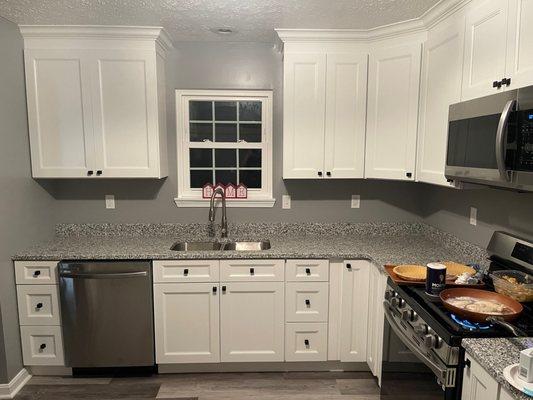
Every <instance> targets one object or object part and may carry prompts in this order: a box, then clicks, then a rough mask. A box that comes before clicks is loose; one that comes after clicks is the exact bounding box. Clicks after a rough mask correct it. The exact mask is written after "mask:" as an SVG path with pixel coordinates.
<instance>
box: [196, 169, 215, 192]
mask: <svg viewBox="0 0 533 400" xmlns="http://www.w3.org/2000/svg"><path fill="white" fill-rule="evenodd" d="M212 180H213V171H211V170H197V169H192V170H191V188H201V187H203V186H204V185H205V184H206V183H213V182H212Z"/></svg>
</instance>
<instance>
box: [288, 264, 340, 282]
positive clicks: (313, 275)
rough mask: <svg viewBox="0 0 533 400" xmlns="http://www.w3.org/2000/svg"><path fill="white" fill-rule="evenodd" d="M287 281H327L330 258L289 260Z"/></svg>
mask: <svg viewBox="0 0 533 400" xmlns="http://www.w3.org/2000/svg"><path fill="white" fill-rule="evenodd" d="M286 271H287V282H327V281H328V279H329V261H328V260H287V264H286Z"/></svg>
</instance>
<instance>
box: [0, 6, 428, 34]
mask: <svg viewBox="0 0 533 400" xmlns="http://www.w3.org/2000/svg"><path fill="white" fill-rule="evenodd" d="M436 3H438V0H0V15H1V16H3V17H5V18H7V19H9V20H11V21H13V22H16V23H19V24H60V25H78V24H79V25H84V24H90V25H93V24H94V25H157V26H163V27H165V29H166V30H167V32H168V33H169V34H170V35H171V37H172V39H173V40H174V41H213V40H228V41H260V42H271V41H273V40H274V38H275V33H274V31H273V29H274V28H356V29H368V28H374V27H377V26H381V25H387V24H391V23H394V22H399V21H404V20H408V19H411V18H416V17H419V16H421V15H422V14H423V13H424V12H425V11H427V10H428V9H430V8H431V7H432V6H433V5H435V4H436ZM213 27H232V28H235V29H236V30H237V31H238V33H236V34H233V35H228V36H220V35H216V34H214V33H212V32H210V30H209V29H210V28H213Z"/></svg>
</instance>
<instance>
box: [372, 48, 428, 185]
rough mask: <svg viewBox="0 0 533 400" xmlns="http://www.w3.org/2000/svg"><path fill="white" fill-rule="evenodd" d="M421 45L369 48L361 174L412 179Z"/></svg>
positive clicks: (373, 176)
mask: <svg viewBox="0 0 533 400" xmlns="http://www.w3.org/2000/svg"><path fill="white" fill-rule="evenodd" d="M420 58H421V44H420V43H418V42H415V43H411V44H405V45H400V46H396V47H383V48H380V49H376V50H373V51H371V53H370V59H369V67H368V68H369V72H368V112H367V118H368V121H367V133H366V164H365V177H366V178H378V179H397V180H407V181H413V180H414V178H415V176H414V175H415V158H416V135H417V119H418V92H419V81H420Z"/></svg>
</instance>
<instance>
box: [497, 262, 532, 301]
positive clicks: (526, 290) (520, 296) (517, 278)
mask: <svg viewBox="0 0 533 400" xmlns="http://www.w3.org/2000/svg"><path fill="white" fill-rule="evenodd" d="M491 277H492V282H493V283H494V289H495V290H496V291H497V292H498V293H501V294H504V295H506V296H509V297H511V298H513V299H515V300H516V301H520V302H529V301H533V276H531V275H529V274H526V273H525V272H521V271H510V270H505V271H496V272H494V273H493V274H491Z"/></svg>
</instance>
